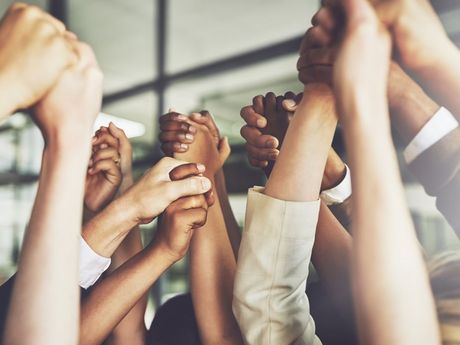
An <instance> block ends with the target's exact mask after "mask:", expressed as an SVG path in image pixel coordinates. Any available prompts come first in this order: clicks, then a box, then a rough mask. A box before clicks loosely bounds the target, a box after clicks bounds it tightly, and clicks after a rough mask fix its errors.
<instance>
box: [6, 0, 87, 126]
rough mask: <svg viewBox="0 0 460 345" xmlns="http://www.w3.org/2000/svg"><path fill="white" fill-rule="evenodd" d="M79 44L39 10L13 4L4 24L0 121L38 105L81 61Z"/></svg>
mask: <svg viewBox="0 0 460 345" xmlns="http://www.w3.org/2000/svg"><path fill="white" fill-rule="evenodd" d="M77 45H78V41H77V40H76V37H75V35H73V34H72V33H69V32H66V29H65V26H64V24H62V23H61V22H60V21H59V20H57V19H55V18H53V17H52V16H50V15H49V14H47V13H45V12H43V11H42V10H40V9H39V8H38V7H35V6H29V5H26V4H21V3H17V4H13V5H12V6H11V7H10V8H9V10H8V11H7V12H6V14H5V16H4V17H3V19H2V21H1V22H0V46H1V47H2V49H1V51H0V89H1V90H2V94H3V99H2V102H1V106H0V120H1V119H2V118H4V117H6V116H7V115H11V114H12V113H13V112H14V111H15V110H18V109H21V108H28V107H30V106H32V105H34V104H35V103H36V102H38V101H39V100H40V99H41V98H42V97H43V96H44V95H45V94H46V93H47V92H48V91H49V90H50V89H51V88H52V87H53V85H55V83H56V82H57V80H58V78H59V77H60V75H61V74H62V73H63V72H64V70H65V69H66V68H68V67H71V66H73V65H74V64H75V63H76V62H77V61H78V54H77V52H78V48H77Z"/></svg>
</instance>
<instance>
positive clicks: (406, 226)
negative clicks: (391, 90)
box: [345, 96, 439, 344]
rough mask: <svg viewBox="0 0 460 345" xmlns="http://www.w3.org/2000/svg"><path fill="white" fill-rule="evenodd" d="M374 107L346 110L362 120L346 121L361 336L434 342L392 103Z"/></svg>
mask: <svg viewBox="0 0 460 345" xmlns="http://www.w3.org/2000/svg"><path fill="white" fill-rule="evenodd" d="M357 99H359V97H358V98H357ZM368 102H370V98H368V99H367V100H360V101H359V102H358V103H359V104H356V107H354V108H352V109H350V110H349V111H347V113H348V114H354V115H356V116H352V118H348V119H346V121H345V127H346V145H347V149H348V152H349V155H350V162H351V166H352V167H353V177H352V181H353V188H354V197H353V205H354V206H353V209H354V220H353V239H354V251H353V253H354V256H353V261H352V262H353V265H352V268H353V270H354V273H355V277H356V290H355V297H356V301H357V302H356V303H357V309H356V310H357V316H358V320H359V321H360V332H361V336H362V339H363V341H364V342H365V343H366V344H367V343H369V344H390V343H391V344H397V343H398V344H400V343H406V344H407V343H413V344H415V343H430V344H436V343H437V341H438V339H439V338H438V333H437V330H435V329H433V325H434V324H436V321H435V313H434V303H433V298H432V295H431V293H430V288H429V284H428V279H427V273H426V270H425V267H424V263H423V260H422V256H421V253H420V250H419V247H418V244H417V239H416V236H415V231H414V229H413V226H412V224H411V220H410V215H409V212H408V209H407V205H406V204H405V199H404V193H403V188H402V183H401V180H400V177H399V174H398V171H399V170H398V164H397V160H396V155H395V152H394V149H393V146H392V141H391V134H390V126H389V120H388V114H387V113H386V110H385V109H386V104H385V101H384V97H383V96H382V97H381V99H379V101H377V102H374V103H373V104H369V103H368ZM379 102H380V103H379ZM369 114H372V118H371V117H370V116H369ZM376 157H378V164H376V163H377V161H376ZM382 167H385V169H382ZM376 200H377V201H378V207H376V206H375V201H376ZM369 258H372V259H371V260H370V259H369ZM408 276H410V277H411V279H410V280H407V277H408ZM402 282H404V283H402ZM376 301H379V302H378V303H376ZM414 310H417V312H416V313H414ZM407 320H411V322H413V323H414V324H417V325H419V326H418V327H417V330H415V329H413V328H407V327H406V323H407ZM389 329H391V330H392V331H391V332H388V330H389ZM420 329H423V330H424V331H423V332H420ZM401 336H402V337H403V338H404V339H401ZM396 338H398V339H396Z"/></svg>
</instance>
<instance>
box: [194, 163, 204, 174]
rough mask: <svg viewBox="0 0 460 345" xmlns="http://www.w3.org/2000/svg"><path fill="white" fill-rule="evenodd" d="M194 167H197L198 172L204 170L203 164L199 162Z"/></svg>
mask: <svg viewBox="0 0 460 345" xmlns="http://www.w3.org/2000/svg"><path fill="white" fill-rule="evenodd" d="M196 168H197V169H198V171H199V172H200V173H202V172H205V170H206V167H205V166H204V164H201V163H198V164H197V165H196Z"/></svg>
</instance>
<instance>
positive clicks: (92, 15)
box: [68, 0, 156, 93]
mask: <svg viewBox="0 0 460 345" xmlns="http://www.w3.org/2000/svg"><path fill="white" fill-rule="evenodd" d="M155 3H156V2H155V1H152V0H134V1H126V0H110V1H100V0H99V1H95V0H69V15H68V17H69V27H70V29H71V30H72V31H74V32H75V33H76V34H77V35H78V37H79V38H80V39H81V40H83V41H85V42H87V43H89V44H90V45H91V46H92V47H93V49H94V50H95V52H96V55H97V58H98V61H99V64H100V65H101V67H102V70H103V72H104V75H105V92H106V93H110V92H114V91H119V90H122V89H126V88H129V87H131V86H133V85H136V84H139V83H142V82H145V81H149V80H152V79H153V78H154V77H155V75H156V70H155V55H154V47H155V37H156V36H154V25H155V24H154V22H155V18H156V13H155V9H156V6H155Z"/></svg>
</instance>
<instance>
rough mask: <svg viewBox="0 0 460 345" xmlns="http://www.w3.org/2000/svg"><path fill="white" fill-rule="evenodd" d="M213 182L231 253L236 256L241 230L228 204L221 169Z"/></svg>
mask: <svg viewBox="0 0 460 345" xmlns="http://www.w3.org/2000/svg"><path fill="white" fill-rule="evenodd" d="M215 183H216V184H215V186H216V192H217V197H218V198H219V202H220V206H221V209H222V213H223V215H224V220H225V225H226V227H227V232H228V237H229V239H230V243H231V245H232V249H233V254H234V256H235V258H238V250H239V248H240V242H241V231H240V227H239V225H238V222H237V221H236V219H235V215H234V214H233V211H232V207H231V205H230V200H229V198H228V193H227V187H226V185H225V175H224V170H223V169H220V170H219V171H218V172H217V174H216V175H215Z"/></svg>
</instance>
